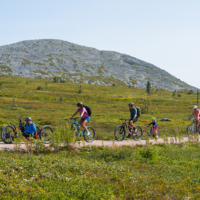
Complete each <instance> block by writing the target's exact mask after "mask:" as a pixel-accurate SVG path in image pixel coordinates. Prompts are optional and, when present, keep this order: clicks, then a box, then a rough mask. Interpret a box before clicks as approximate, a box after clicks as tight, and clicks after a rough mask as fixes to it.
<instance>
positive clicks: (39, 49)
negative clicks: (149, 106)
mask: <svg viewBox="0 0 200 200" xmlns="http://www.w3.org/2000/svg"><path fill="white" fill-rule="evenodd" d="M0 73H1V74H10V75H18V76H24V77H32V78H34V77H42V78H53V77H62V78H61V80H71V81H73V82H84V83H89V84H100V85H114V84H115V85H124V84H126V85H129V86H134V87H137V88H145V87H146V83H147V81H148V80H149V81H150V82H151V83H152V85H153V87H154V88H163V89H167V90H181V89H192V90H195V89H196V88H195V87H192V86H190V85H188V84H187V83H185V82H183V81H181V80H180V79H177V78H176V77H174V76H172V75H171V74H169V73H168V72H166V71H164V70H162V69H160V68H158V67H156V66H154V65H152V64H150V63H147V62H144V61H142V60H139V59H137V58H134V57H131V56H128V55H125V54H121V53H117V52H113V51H99V50H97V49H94V48H89V47H84V46H80V45H76V44H73V43H70V42H66V41H62V40H50V39H49V40H47V39H46V40H30V41H23V42H18V43H15V44H11V45H5V46H1V47H0Z"/></svg>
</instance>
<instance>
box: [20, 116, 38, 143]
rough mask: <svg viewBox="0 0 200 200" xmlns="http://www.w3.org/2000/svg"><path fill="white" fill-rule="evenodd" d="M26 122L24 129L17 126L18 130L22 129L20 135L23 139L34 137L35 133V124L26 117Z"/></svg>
mask: <svg viewBox="0 0 200 200" xmlns="http://www.w3.org/2000/svg"><path fill="white" fill-rule="evenodd" d="M25 121H26V125H25V127H22V126H21V124H20V126H19V128H22V130H21V131H22V135H23V136H24V137H26V138H27V139H28V138H29V136H32V137H34V136H35V132H36V126H35V124H34V123H33V122H32V119H31V117H27V118H26V119H25Z"/></svg>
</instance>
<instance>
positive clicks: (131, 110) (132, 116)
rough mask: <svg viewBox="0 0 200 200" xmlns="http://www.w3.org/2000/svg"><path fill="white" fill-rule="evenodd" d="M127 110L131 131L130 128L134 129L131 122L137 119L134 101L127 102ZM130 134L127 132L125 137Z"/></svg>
mask: <svg viewBox="0 0 200 200" xmlns="http://www.w3.org/2000/svg"><path fill="white" fill-rule="evenodd" d="M128 105H129V111H130V115H131V116H130V120H129V126H128V127H129V130H130V132H131V129H133V130H134V131H135V125H134V124H133V123H134V122H136V121H137V120H138V116H137V109H136V107H135V106H134V103H129V104H128ZM130 137H131V135H130V134H129V135H128V136H127V137H126V138H130Z"/></svg>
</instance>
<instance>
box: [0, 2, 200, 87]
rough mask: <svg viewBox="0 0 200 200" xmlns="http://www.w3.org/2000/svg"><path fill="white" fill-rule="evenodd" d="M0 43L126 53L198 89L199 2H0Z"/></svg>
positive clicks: (199, 63) (199, 73)
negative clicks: (57, 42) (57, 43)
mask: <svg viewBox="0 0 200 200" xmlns="http://www.w3.org/2000/svg"><path fill="white" fill-rule="evenodd" d="M0 8H1V9H0V19H1V23H0V46H1V45H6V44H11V43H15V42H19V41H23V40H31V39H61V40H65V41H69V42H73V43H76V44H80V45H84V46H89V47H95V48H97V49H99V50H112V51H117V52H120V53H125V54H128V55H131V56H133V57H136V58H139V59H141V60H144V61H146V62H150V63H152V64H154V65H156V66H157V67H159V68H161V69H164V70H166V71H168V72H169V73H171V74H172V75H174V76H176V77H177V78H180V79H181V80H183V81H185V82H187V83H189V84H191V85H193V86H196V87H198V88H200V0H0Z"/></svg>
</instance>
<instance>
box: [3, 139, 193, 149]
mask: <svg viewBox="0 0 200 200" xmlns="http://www.w3.org/2000/svg"><path fill="white" fill-rule="evenodd" d="M187 141H189V140H188V137H183V140H182V141H181V142H187ZM149 143H151V144H156V143H164V140H163V139H157V141H156V140H149ZM168 143H179V141H178V139H177V141H176V140H175V138H174V137H172V138H171V137H169V138H168ZM135 145H146V140H140V141H135V140H124V141H116V140H115V141H112V140H94V141H93V142H92V143H87V142H84V141H80V142H77V143H76V147H83V146H105V147H113V146H117V147H121V146H135ZM45 146H48V144H45ZM20 147H21V148H22V149H26V147H25V144H24V143H21V146H20ZM14 148H15V146H14V144H4V143H3V142H0V150H14Z"/></svg>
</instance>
